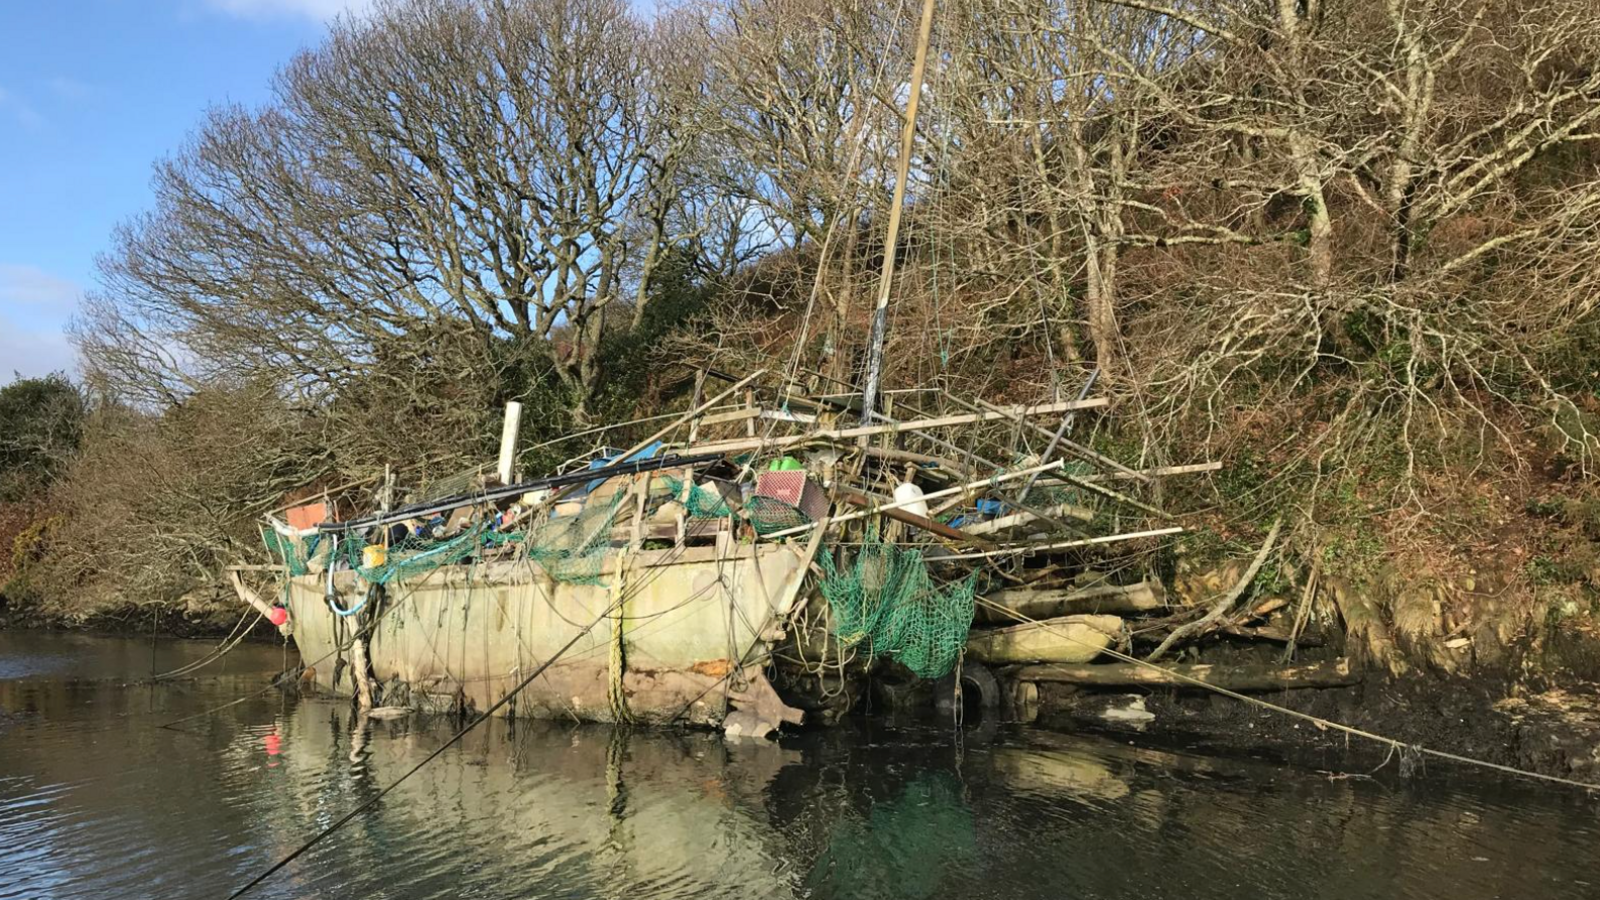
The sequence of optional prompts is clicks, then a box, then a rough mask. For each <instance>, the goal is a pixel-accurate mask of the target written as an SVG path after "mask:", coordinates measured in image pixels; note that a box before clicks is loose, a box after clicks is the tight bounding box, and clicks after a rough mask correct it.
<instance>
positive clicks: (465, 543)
mask: <svg viewBox="0 0 1600 900" xmlns="http://www.w3.org/2000/svg"><path fill="white" fill-rule="evenodd" d="M623 496H624V494H623V493H622V492H618V493H617V494H614V495H613V496H611V497H610V498H608V499H603V500H600V501H597V502H591V503H588V504H586V505H585V506H584V508H583V509H582V510H581V511H580V512H578V513H576V514H574V515H567V516H558V517H555V518H551V519H548V520H546V521H544V522H543V523H541V524H539V525H537V526H535V527H533V528H531V529H529V530H527V531H521V532H502V531H495V530H492V529H490V528H488V527H487V526H486V525H483V524H479V525H477V526H475V527H472V528H469V529H467V530H466V531H463V532H461V533H460V534H457V535H454V536H452V537H448V538H441V539H437V540H435V539H431V538H425V537H421V536H417V535H410V536H407V537H406V538H404V539H402V540H400V541H397V542H395V543H392V544H390V545H389V546H388V547H387V548H386V549H385V551H384V554H383V557H384V559H383V563H382V564H381V565H376V566H367V565H365V562H366V556H365V551H366V548H367V547H368V546H369V542H368V540H367V538H366V537H365V536H364V535H363V534H361V533H359V532H354V531H350V532H344V533H342V534H337V535H312V536H310V537H305V538H301V537H294V536H291V535H284V534H279V533H278V532H276V531H273V530H272V529H270V528H265V529H262V533H261V539H262V541H263V542H264V543H265V544H266V545H267V549H268V551H270V552H271V553H272V554H273V555H274V556H276V557H277V558H279V559H281V560H283V563H284V566H285V567H286V568H287V569H288V570H289V574H290V575H291V576H298V575H305V574H307V573H308V572H310V571H311V569H312V568H313V567H312V565H311V563H312V561H313V560H314V559H315V558H316V557H317V556H318V554H319V552H320V553H321V554H322V556H323V557H326V556H328V555H330V554H331V553H332V552H334V551H333V550H332V549H331V548H333V547H337V548H338V549H337V553H338V555H339V559H340V560H342V561H343V562H344V563H345V564H346V565H348V566H349V567H350V568H351V569H353V570H355V572H356V573H357V574H359V575H360V576H361V577H362V578H363V579H364V580H366V581H367V582H369V583H372V584H388V583H390V582H392V581H406V580H409V579H413V578H420V577H422V576H424V575H427V574H428V573H429V572H432V571H434V570H435V569H438V568H441V567H443V566H449V565H455V564H456V563H459V562H461V561H462V560H464V559H467V558H468V557H470V556H472V555H473V554H475V553H478V552H479V551H480V550H481V549H482V548H484V547H500V546H505V545H506V544H517V543H520V544H524V545H525V546H526V547H527V548H528V557H529V558H530V559H532V560H533V561H534V562H536V563H538V564H539V565H540V566H542V567H544V569H545V571H546V572H548V573H549V575H550V577H551V578H553V579H555V580H556V581H561V582H566V583H568V584H599V583H601V581H602V580H603V579H602V578H601V576H600V571H601V568H602V566H603V564H604V561H605V560H604V557H605V553H606V550H607V549H609V548H610V546H611V528H612V526H613V525H614V524H615V522H616V518H617V510H618V508H619V507H620V506H621V502H622V499H623ZM378 543H381V541H379V542H378ZM316 568H318V569H319V570H322V571H326V559H325V558H324V559H323V565H322V566H318V567H316Z"/></svg>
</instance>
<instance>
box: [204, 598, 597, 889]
mask: <svg viewBox="0 0 1600 900" xmlns="http://www.w3.org/2000/svg"><path fill="white" fill-rule="evenodd" d="M626 599H627V598H626V597H625V596H619V597H617V599H616V600H615V601H613V602H612V603H611V605H610V606H607V607H606V608H605V610H604V611H603V612H601V613H600V615H598V616H596V617H595V619H594V621H592V622H590V623H589V624H588V625H587V626H585V627H584V628H583V630H582V631H579V632H578V633H577V634H575V635H573V636H572V639H571V640H569V641H567V642H566V644H564V645H563V646H562V647H561V649H560V650H557V651H556V652H555V654H554V655H553V656H551V657H550V658H549V659H547V660H545V661H544V662H543V663H542V664H540V666H539V667H538V668H537V669H534V670H533V672H532V673H531V674H530V675H528V677H526V678H524V679H522V681H521V682H519V683H518V684H517V685H516V687H513V688H512V689H511V690H510V691H507V692H506V694H505V695H504V696H502V697H501V698H500V699H499V700H497V701H495V703H494V704H493V705H492V706H490V707H489V708H488V709H486V710H484V711H483V712H481V713H479V714H478V716H477V718H475V719H473V720H472V721H470V722H468V723H467V724H465V725H463V726H461V729H460V730H459V731H457V732H456V733H455V734H453V735H451V736H450V739H449V740H447V741H445V742H444V743H443V744H440V745H439V747H438V748H437V749H435V750H434V751H433V752H432V753H429V754H428V755H427V756H425V757H423V758H422V761H421V762H419V763H417V764H416V765H414V766H412V767H411V768H410V769H409V770H408V771H407V772H406V773H405V774H404V775H401V776H400V777H399V778H396V779H395V780H394V781H391V782H389V784H387V785H386V786H384V788H383V789H382V790H380V791H378V793H376V794H374V795H372V797H371V798H369V799H368V800H367V801H366V802H364V803H362V804H361V805H360V806H357V807H356V808H355V809H352V810H350V811H349V812H347V813H345V814H344V815H343V816H340V817H339V819H338V821H336V822H334V823H333V824H332V825H329V826H328V827H327V828H324V829H322V830H321V831H320V832H318V833H317V834H316V836H314V837H312V838H311V840H309V841H306V842H305V843H304V844H301V845H300V846H299V847H298V848H296V849H295V850H294V852H292V853H290V854H289V855H288V856H285V857H284V858H283V859H280V860H278V861H277V862H276V863H274V864H273V865H272V867H271V868H269V869H267V870H266V871H265V872H262V873H261V874H260V875H257V876H256V877H255V878H252V879H251V880H250V882H249V883H248V884H246V885H244V886H243V887H241V888H239V889H238V890H236V891H234V892H233V893H232V894H229V895H228V900H237V898H239V897H243V896H244V895H245V894H246V893H248V892H249V891H250V889H251V888H254V887H255V886H256V885H258V884H260V883H261V882H263V881H266V880H267V879H268V878H270V877H272V875H273V874H274V873H276V872H277V871H278V870H280V869H282V868H283V867H284V866H287V865H288V864H289V863H291V862H294V861H295V860H296V859H297V858H299V857H300V855H301V854H303V853H305V852H306V851H307V850H310V849H311V848H312V847H315V846H316V845H317V844H319V843H321V842H322V840H323V839H324V838H326V837H328V836H329V835H331V834H333V833H334V832H335V831H338V830H339V829H340V828H341V827H343V826H344V825H345V823H347V822H349V821H350V820H351V819H354V818H355V817H356V816H358V815H360V814H361V813H363V812H365V811H366V810H368V809H370V808H371V807H372V806H373V804H375V803H377V802H378V801H379V800H382V799H383V798H384V796H385V795H387V794H388V793H389V792H390V791H392V790H394V789H395V788H397V787H399V786H400V784H401V783H402V782H404V781H405V780H406V779H407V778H410V777H411V776H413V775H415V774H417V772H418V771H419V770H421V768H422V767H423V766H425V765H427V764H428V763H430V762H432V761H433V760H434V759H435V758H436V757H438V756H439V754H441V753H443V752H444V751H446V750H448V749H450V747H452V746H454V745H455V743H456V742H457V741H459V740H461V739H462V738H463V737H466V735H467V732H469V731H471V730H472V729H474V728H476V727H478V726H479V725H480V724H482V723H483V721H484V720H485V719H488V718H489V717H490V716H491V715H493V714H494V712H495V711H496V710H498V709H499V708H500V707H502V706H505V705H506V704H507V703H509V702H511V700H512V698H514V697H516V695H517V694H519V693H521V691H522V689H523V688H525V687H527V686H528V685H530V684H532V683H533V681H534V679H536V678H538V677H539V676H540V675H543V674H544V671H545V670H546V669H548V668H550V666H551V665H553V664H554V663H555V661H556V660H558V659H560V658H561V657H562V656H563V655H564V654H565V653H566V652H567V651H568V650H571V649H572V647H573V646H574V645H575V644H577V643H578V641H580V640H582V639H583V638H584V636H585V635H587V634H588V633H589V632H591V631H593V630H594V628H595V626H597V625H599V624H600V623H601V622H603V621H605V620H606V618H607V617H608V616H610V615H611V611H612V610H613V609H616V608H618V607H620V606H622V604H623V602H624V601H625V600H626Z"/></svg>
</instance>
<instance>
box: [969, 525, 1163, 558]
mask: <svg viewBox="0 0 1600 900" xmlns="http://www.w3.org/2000/svg"><path fill="white" fill-rule="evenodd" d="M1183 532H1184V528H1183V527H1182V526H1181V525H1174V526H1172V527H1171V528H1152V529H1150V530H1149V531H1130V532H1128V533H1126V534H1108V535H1105V536H1104V537H1093V538H1083V539H1081V540H1075V541H1048V542H1045V543H1042V544H1017V545H1015V546H1012V547H1002V548H1001V549H999V550H988V551H985V552H983V553H962V554H960V555H959V556H952V557H947V559H949V560H957V559H978V558H980V557H985V556H1010V555H1016V554H1022V553H1043V552H1045V551H1049V550H1071V549H1073V548H1076V547H1094V546H1098V545H1100V544H1116V543H1120V542H1122V541H1132V540H1137V539H1139V538H1149V537H1166V536H1167V535H1172V534H1182V533H1183Z"/></svg>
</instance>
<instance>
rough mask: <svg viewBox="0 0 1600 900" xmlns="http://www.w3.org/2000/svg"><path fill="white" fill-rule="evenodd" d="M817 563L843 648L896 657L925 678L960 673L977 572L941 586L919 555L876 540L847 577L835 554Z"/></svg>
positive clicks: (873, 538)
mask: <svg viewBox="0 0 1600 900" xmlns="http://www.w3.org/2000/svg"><path fill="white" fill-rule="evenodd" d="M818 561H819V562H820V563H821V565H822V570H823V579H822V584H821V588H822V595H823V596H824V597H826V598H827V600H828V606H829V607H830V608H831V609H832V611H833V622H834V634H835V635H836V636H837V637H838V638H839V642H840V643H841V644H842V645H844V646H846V647H854V646H865V647H866V648H867V649H868V650H869V651H870V652H872V653H874V654H879V653H881V654H884V655H885V656H890V657H893V658H894V659H895V660H897V661H898V662H900V664H901V665H904V666H905V667H906V668H908V669H910V670H911V671H912V672H914V673H916V674H917V675H918V676H920V677H922V678H939V677H941V676H943V675H945V674H947V673H949V672H950V670H951V669H953V668H955V665H956V660H957V659H958V658H959V657H960V655H961V649H962V648H963V647H964V646H965V645H966V642H967V631H968V629H969V628H971V626H972V613H973V607H974V601H973V584H974V579H975V578H976V573H973V574H972V575H969V576H967V577H966V578H964V579H961V580H960V581H955V582H952V583H950V584H947V585H945V586H944V587H942V588H941V587H936V586H935V585H934V584H933V581H932V579H931V578H929V577H928V564H927V562H926V561H924V560H923V558H922V553H921V552H920V551H918V550H914V549H909V548H903V547H897V546H895V545H893V544H886V543H883V542H882V541H881V540H879V539H878V537H877V536H876V535H873V536H871V537H869V538H868V540H867V542H866V543H864V544H863V545H862V546H861V547H860V548H859V549H858V550H857V552H856V554H855V559H854V561H853V562H852V563H851V564H850V565H849V566H848V567H846V568H845V569H844V570H843V571H840V570H839V568H838V567H837V566H836V565H835V564H834V562H833V559H832V556H831V555H830V554H827V553H823V554H821V555H820V556H819V557H818Z"/></svg>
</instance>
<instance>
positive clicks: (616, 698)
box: [606, 550, 633, 725]
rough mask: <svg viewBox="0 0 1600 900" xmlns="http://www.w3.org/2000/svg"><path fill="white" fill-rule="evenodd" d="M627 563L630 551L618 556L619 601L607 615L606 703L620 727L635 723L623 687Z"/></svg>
mask: <svg viewBox="0 0 1600 900" xmlns="http://www.w3.org/2000/svg"><path fill="white" fill-rule="evenodd" d="M627 563H628V551H626V550H624V551H622V552H621V553H619V554H617V580H616V587H615V588H614V589H613V590H614V591H615V592H616V596H617V598H618V600H617V602H616V603H614V604H612V606H611V611H610V612H609V613H607V616H608V617H609V618H610V620H611V656H610V660H609V663H608V664H607V666H606V676H607V681H606V703H607V704H609V705H610V707H611V720H612V721H613V722H616V723H617V724H618V725H627V724H631V723H632V722H633V713H632V712H631V711H630V710H629V709H628V695H627V693H626V692H625V691H624V690H623V687H622V676H623V674H624V672H625V671H626V667H627V662H626V660H625V659H624V658H623V655H622V618H623V617H622V600H623V598H625V597H626V596H627V594H626V593H625V591H624V587H625V580H626V575H627V571H628V565H627Z"/></svg>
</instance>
